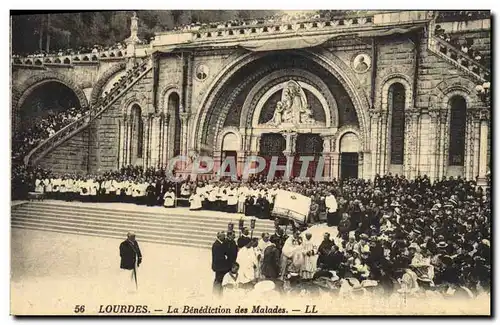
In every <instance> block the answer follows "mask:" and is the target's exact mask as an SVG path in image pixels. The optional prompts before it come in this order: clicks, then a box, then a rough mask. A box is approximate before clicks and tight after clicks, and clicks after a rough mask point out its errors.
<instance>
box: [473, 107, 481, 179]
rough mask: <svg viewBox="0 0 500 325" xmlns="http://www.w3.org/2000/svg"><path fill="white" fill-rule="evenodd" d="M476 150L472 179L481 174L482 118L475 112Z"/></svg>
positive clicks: (474, 152)
mask: <svg viewBox="0 0 500 325" xmlns="http://www.w3.org/2000/svg"><path fill="white" fill-rule="evenodd" d="M473 134H474V151H473V163H472V179H474V180H475V179H476V177H478V176H479V144H480V136H481V131H480V119H479V114H477V112H475V116H474V131H473Z"/></svg>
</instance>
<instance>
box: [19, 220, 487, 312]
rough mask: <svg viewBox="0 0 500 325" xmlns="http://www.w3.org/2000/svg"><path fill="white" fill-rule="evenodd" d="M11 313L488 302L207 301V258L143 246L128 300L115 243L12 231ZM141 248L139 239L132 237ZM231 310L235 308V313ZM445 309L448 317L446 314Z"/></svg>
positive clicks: (480, 303) (405, 307)
mask: <svg viewBox="0 0 500 325" xmlns="http://www.w3.org/2000/svg"><path fill="white" fill-rule="evenodd" d="M11 234H12V238H11V240H12V246H11V247H12V258H11V313H13V314H73V311H74V309H75V305H85V313H86V314H96V313H98V311H99V305H101V304H102V305H108V304H113V305H115V304H134V305H136V304H140V305H148V308H149V310H151V314H154V313H155V312H154V309H162V310H163V312H162V313H160V314H165V313H166V310H167V309H168V306H169V305H172V306H173V307H179V308H180V312H182V308H183V305H184V304H189V305H191V306H198V307H201V306H204V305H207V304H208V305H210V306H213V307H217V306H225V307H231V308H235V307H236V306H237V305H240V304H241V305H242V306H246V307H247V308H249V309H250V310H251V309H252V306H253V305H254V304H256V303H262V304H264V305H268V306H270V307H275V306H277V305H279V306H280V307H284V308H286V309H287V312H288V315H292V314H297V313H298V312H293V311H292V309H295V308H297V309H300V310H301V313H303V312H304V310H305V305H306V304H309V305H312V304H316V305H317V309H319V312H320V313H328V314H373V313H382V314H384V313H390V314H414V313H426V314H442V313H451V314H471V313H472V314H487V313H489V300H487V299H481V300H474V301H468V302H464V303H460V302H455V301H442V300H440V301H438V302H437V303H436V301H430V300H425V301H423V300H422V301H419V303H418V304H415V302H409V301H407V302H404V301H402V300H391V301H380V300H379V301H373V299H372V300H370V301H361V300H359V299H357V300H351V301H345V300H342V301H339V300H333V299H332V298H331V297H327V298H326V299H325V297H322V298H321V299H318V300H312V299H311V298H310V297H303V298H300V297H298V298H295V299H291V298H284V299H279V298H278V297H267V299H266V298H260V300H255V299H256V298H255V297H249V296H245V297H241V296H239V297H237V298H233V299H231V300H229V301H228V300H226V301H217V300H215V299H213V297H211V286H212V280H213V273H212V272H211V270H210V251H209V250H204V249H196V248H186V247H173V246H167V245H161V244H152V243H142V244H141V249H142V251H143V255H144V262H143V264H142V265H141V267H140V269H139V272H140V273H139V291H138V292H136V293H128V292H127V290H125V289H124V288H123V286H122V283H123V282H122V281H123V274H122V273H120V270H119V253H118V245H119V244H120V240H116V239H108V238H98V237H87V236H78V235H68V234H59V233H53V232H45V231H35V230H24V229H12V231H11ZM137 239H138V241H139V242H140V240H141V239H140V237H138V238H137ZM232 310H233V311H234V309H232ZM444 310H446V312H444Z"/></svg>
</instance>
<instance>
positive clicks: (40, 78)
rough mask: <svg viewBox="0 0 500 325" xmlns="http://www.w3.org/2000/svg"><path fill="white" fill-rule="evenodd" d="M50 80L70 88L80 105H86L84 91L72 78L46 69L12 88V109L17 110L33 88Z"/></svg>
mask: <svg viewBox="0 0 500 325" xmlns="http://www.w3.org/2000/svg"><path fill="white" fill-rule="evenodd" d="M51 81H55V82H59V83H61V84H63V85H65V86H66V87H68V88H69V89H71V90H72V91H73V92H74V93H75V95H76V97H77V98H78V101H79V103H80V106H81V107H86V106H88V101H87V97H86V96H85V93H84V92H83V90H82V89H81V88H80V87H78V85H77V84H76V83H75V82H74V81H73V80H71V79H70V78H68V77H66V76H65V75H62V74H60V73H57V72H53V71H47V72H43V73H40V74H37V75H34V76H32V77H30V78H28V79H27V80H26V81H24V82H23V84H22V85H21V86H20V87H19V88H13V91H12V111H13V112H18V111H19V110H20V108H21V106H22V105H23V103H24V101H25V100H26V98H28V96H29V95H30V94H31V93H32V92H33V90H35V89H36V88H37V87H39V86H41V85H43V84H45V83H47V82H51Z"/></svg>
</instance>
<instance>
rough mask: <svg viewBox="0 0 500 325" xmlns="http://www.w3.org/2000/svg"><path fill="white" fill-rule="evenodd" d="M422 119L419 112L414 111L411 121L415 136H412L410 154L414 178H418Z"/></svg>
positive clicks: (411, 174)
mask: <svg viewBox="0 0 500 325" xmlns="http://www.w3.org/2000/svg"><path fill="white" fill-rule="evenodd" d="M420 117H421V114H420V111H419V110H413V111H412V114H411V120H412V125H413V131H412V132H414V133H413V135H411V149H412V151H411V152H410V153H411V155H412V160H411V166H410V176H411V177H412V178H414V177H416V175H417V172H418V170H419V169H420V168H419V161H418V160H419V159H418V158H419V154H420V152H419V151H420V150H419V146H418V139H420V137H421V132H420V127H419V123H418V122H419V118H420Z"/></svg>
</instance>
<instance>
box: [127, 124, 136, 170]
mask: <svg viewBox="0 0 500 325" xmlns="http://www.w3.org/2000/svg"><path fill="white" fill-rule="evenodd" d="M133 123H134V121H133V119H132V116H129V117H128V122H127V149H126V151H125V157H126V158H125V164H126V165H129V164H131V163H132V142H133V139H132V125H133Z"/></svg>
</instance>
